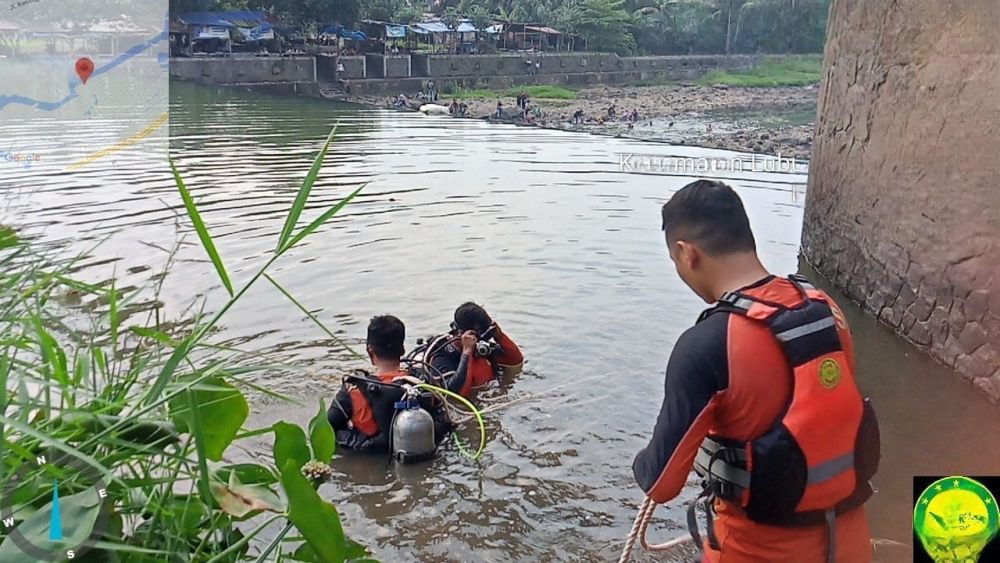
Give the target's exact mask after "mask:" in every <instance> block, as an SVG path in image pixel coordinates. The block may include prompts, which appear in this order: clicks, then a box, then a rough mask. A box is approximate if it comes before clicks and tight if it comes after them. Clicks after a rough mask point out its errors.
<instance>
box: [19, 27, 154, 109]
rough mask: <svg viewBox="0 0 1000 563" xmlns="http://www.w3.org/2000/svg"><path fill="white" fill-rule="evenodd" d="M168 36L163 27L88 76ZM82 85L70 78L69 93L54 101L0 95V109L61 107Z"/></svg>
mask: <svg viewBox="0 0 1000 563" xmlns="http://www.w3.org/2000/svg"><path fill="white" fill-rule="evenodd" d="M169 38H170V32H169V31H168V30H166V29H165V30H163V32H161V33H159V34H157V35H154V36H153V37H151V38H149V39H147V40H146V41H143V42H142V43H139V44H138V45H135V46H134V47H132V48H130V49H129V50H127V51H125V52H124V53H122V54H121V55H118V57H116V58H115V59H114V60H112V61H111V62H109V63H107V64H105V65H104V66H101V67H100V68H96V69H94V72H93V74H91V75H90V77H91V78H94V77H95V76H100V75H102V74H104V73H105V72H109V71H111V70H114V68H115V67H117V66H119V65H121V64H123V63H125V62H126V61H128V60H129V59H132V58H134V57H136V56H138V55H140V54H141V53H142V52H143V51H145V50H146V49H149V48H150V47H152V46H153V45H156V44H157V43H159V42H161V41H166V40H167V39H169ZM82 85H83V82H82V81H80V79H79V78H71V79H70V81H69V94H67V95H66V97H65V98H63V99H61V100H59V101H56V102H46V101H41V100H33V99H31V98H28V97H26V96H17V95H0V110H2V109H3V108H4V107H6V106H8V105H10V104H21V105H25V106H30V107H34V108H36V109H39V110H42V111H55V110H57V109H59V108H61V107H63V106H64V105H66V104H67V103H69V102H70V101H72V100H73V99H75V98H77V97H78V96H79V94H77V93H76V89H77V87H78V86H82Z"/></svg>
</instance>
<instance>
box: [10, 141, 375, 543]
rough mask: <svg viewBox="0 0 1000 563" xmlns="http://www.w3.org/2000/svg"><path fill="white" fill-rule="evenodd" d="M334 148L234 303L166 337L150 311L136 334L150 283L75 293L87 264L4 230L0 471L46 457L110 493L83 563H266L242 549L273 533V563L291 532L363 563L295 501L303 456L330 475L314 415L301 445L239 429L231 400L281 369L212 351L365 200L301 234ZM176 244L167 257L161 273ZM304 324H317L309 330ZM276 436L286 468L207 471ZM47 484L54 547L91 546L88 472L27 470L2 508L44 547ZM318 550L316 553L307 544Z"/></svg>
mask: <svg viewBox="0 0 1000 563" xmlns="http://www.w3.org/2000/svg"><path fill="white" fill-rule="evenodd" d="M331 139H332V134H331V138H328V139H327V140H326V142H325V143H324V144H323V146H322V148H321V149H320V150H319V152H318V154H317V156H316V159H315V160H314V162H313V166H312V168H311V169H310V171H309V174H308V175H307V176H306V178H305V180H304V182H303V185H302V187H301V188H300V190H299V193H298V194H297V196H296V198H295V199H294V201H293V202H292V204H291V208H290V211H289V216H288V220H287V221H286V222H285V226H284V228H283V229H282V232H281V233H280V234H279V235H278V237H277V238H278V244H277V248H276V249H275V251H274V252H273V254H272V255H271V256H270V257H269V258H267V259H266V260H265V262H264V263H263V264H262V265H261V266H260V268H259V269H258V270H257V272H256V273H254V274H252V275H251V276H250V277H249V279H248V280H246V281H245V283H243V285H242V286H239V287H236V286H233V285H232V284H231V282H230V283H228V284H227V283H224V284H223V285H226V287H227V289H228V290H229V292H230V294H229V295H227V298H226V300H225V301H224V302H223V303H221V304H217V305H216V306H215V307H214V309H216V311H215V312H214V313H213V314H211V315H196V316H194V317H193V318H190V319H183V322H169V323H161V321H162V320H163V319H161V316H160V312H159V311H158V310H150V311H149V312H148V316H147V318H146V321H145V323H143V321H142V319H141V317H142V315H141V312H142V311H141V310H139V312H138V313H137V312H136V311H137V307H136V304H137V303H157V302H158V291H159V285H154V286H152V287H147V288H144V287H139V288H130V289H128V290H123V289H118V288H117V287H116V284H115V283H114V281H113V280H112V282H111V283H109V284H107V286H94V285H89V284H86V283H82V282H79V281H76V280H73V279H72V278H71V277H70V272H72V271H74V269H75V268H77V267H78V266H79V263H80V261H81V260H83V258H84V256H89V255H90V251H89V250H88V252H87V253H84V254H81V255H80V256H75V257H65V256H53V255H48V254H41V253H39V252H38V251H36V250H35V249H34V248H33V247H31V246H29V245H28V244H27V243H25V242H23V241H20V240H19V239H18V237H17V235H16V234H15V233H14V232H13V231H12V230H10V229H7V228H0V241H2V242H3V245H0V466H2V467H5V468H17V467H21V466H23V465H24V464H25V463H26V460H31V459H34V458H35V457H36V456H37V455H39V454H41V453H46V455H51V454H49V453H48V452H50V451H52V452H56V453H59V454H60V455H67V456H69V457H71V458H75V459H76V460H77V461H78V462H79V463H80V464H83V465H85V466H89V467H91V468H93V469H95V470H97V471H99V472H100V474H101V475H102V476H103V479H104V480H105V481H106V483H107V491H108V497H107V499H106V500H105V502H106V503H107V504H108V505H109V507H110V510H111V514H112V516H111V524H110V526H109V528H108V530H107V531H106V532H105V534H104V537H102V538H101V539H102V540H103V543H102V544H101V546H102V547H101V548H100V549H96V550H93V551H91V552H90V553H88V554H87V556H86V557H84V558H82V559H81V560H83V561H166V560H171V561H172V560H177V561H181V560H183V561H199V562H211V563H222V562H235V561H245V560H260V561H264V560H268V559H266V558H264V557H262V558H260V559H258V558H257V553H259V551H260V550H256V551H253V554H252V555H251V553H252V550H251V549H250V544H251V542H255V541H257V542H259V541H260V537H259V536H260V534H261V532H263V531H264V530H265V529H268V528H269V526H271V525H272V524H273V523H274V522H276V521H278V520H284V522H285V527H284V529H283V531H282V532H281V533H279V534H278V535H277V536H276V537H273V539H272V541H271V545H270V547H268V548H267V549H266V550H265V551H266V553H267V554H269V553H270V552H272V551H274V549H276V548H277V546H278V545H280V544H281V543H282V542H284V541H286V539H285V537H286V535H287V534H288V533H289V532H291V531H293V530H295V529H296V528H297V527H298V525H301V526H302V529H299V530H298V532H299V533H300V534H301V535H302V536H303V537H306V538H307V542H308V545H309V548H310V549H312V550H313V551H315V552H316V554H317V556H318V557H321V559H316V560H320V561H346V560H348V559H351V558H357V557H364V556H365V554H366V552H365V550H364V549H363V548H361V549H360V551H359V550H358V546H357V544H356V543H354V542H351V541H349V540H348V539H347V538H345V537H344V534H343V529H342V527H341V526H340V523H339V519H338V518H337V514H336V510H335V509H334V508H333V506H331V505H330V504H328V503H325V502H323V501H321V500H320V499H319V496H318V494H317V493H316V492H315V490H311V494H310V492H309V491H305V490H303V489H302V483H303V481H305V482H306V483H307V484H308V483H309V482H308V481H307V480H306V478H305V477H304V476H302V475H301V474H297V477H296V476H293V475H291V474H290V473H289V471H290V470H291V471H292V472H293V473H294V472H298V470H299V467H301V465H302V464H304V463H305V462H309V461H310V459H311V458H312V456H313V453H311V452H310V444H311V446H312V452H314V453H315V456H317V457H319V458H321V459H322V460H324V462H325V461H328V460H329V459H330V457H331V456H332V455H333V454H334V449H335V445H334V444H335V442H334V436H333V431H332V429H331V428H330V426H329V423H328V422H327V421H326V417H325V413H324V412H323V411H324V405H323V404H322V403H321V404H320V407H319V413H317V415H316V417H315V418H314V419H313V420H312V421H311V422H310V424H309V428H308V432H309V441H308V442H307V441H306V432H305V431H304V430H303V429H302V428H300V427H298V426H294V425H291V424H287V423H279V424H277V425H275V427H274V428H273V429H264V430H259V429H258V430H246V429H244V428H243V425H244V424H245V422H246V420H247V417H248V412H249V407H248V403H247V400H246V397H245V396H244V395H243V392H242V391H241V390H240V389H241V388H242V387H244V386H253V383H252V382H251V381H249V380H247V379H246V377H247V376H248V375H252V374H254V373H255V372H258V371H262V370H265V369H273V368H274V365H275V364H274V362H271V361H266V359H264V358H261V357H260V356H259V355H258V354H256V353H254V352H250V351H243V350H239V349H235V348H233V347H231V346H225V345H220V344H219V343H213V342H212V336H213V335H215V334H216V332H215V331H214V329H215V327H217V326H218V324H219V322H220V320H221V319H222V317H223V316H224V315H225V313H226V312H227V311H228V310H229V309H230V308H231V307H233V306H234V305H235V304H236V303H237V302H238V301H239V300H240V299H241V298H242V296H243V295H245V293H246V292H247V291H248V290H249V289H250V288H251V287H252V286H253V285H254V284H255V283H256V282H257V281H258V280H259V279H260V278H261V277H265V276H266V272H267V269H268V268H269V267H270V266H271V265H272V264H273V263H274V262H275V261H277V260H278V259H279V258H280V257H281V256H282V255H283V254H284V253H285V252H287V251H289V250H290V249H292V248H294V247H295V246H296V244H297V243H299V242H300V241H302V240H303V239H304V238H305V237H307V236H309V235H310V234H312V233H314V232H315V231H316V230H318V229H319V228H320V227H321V226H322V225H323V224H324V223H325V222H326V221H327V220H329V219H330V218H331V217H332V216H333V215H335V214H337V213H338V212H339V211H340V210H341V209H343V207H344V206H345V205H347V204H348V203H349V202H350V201H351V200H352V199H353V198H354V197H355V196H356V195H357V194H358V193H359V192H360V190H361V189H362V188H358V189H357V190H354V191H353V192H352V193H351V194H349V195H348V196H347V197H344V198H343V199H342V200H340V201H339V202H338V203H337V204H336V205H334V206H332V207H331V208H329V209H327V210H326V211H324V212H322V213H320V214H319V215H318V216H317V217H316V218H315V219H313V220H312V221H311V222H309V223H308V224H307V225H306V226H304V227H301V228H300V227H299V220H300V219H301V218H302V215H303V214H304V213H305V208H306V206H307V200H308V197H309V193H310V191H311V189H312V187H313V185H314V184H315V182H316V181H317V177H318V174H319V171H320V168H322V164H323V160H324V158H325V156H326V154H327V152H328V150H329V148H330V144H331ZM172 171H173V173H174V178H175V182H176V183H177V187H178V191H179V194H180V200H181V201H183V202H184V206H185V210H186V211H187V214H188V219H189V220H190V221H191V224H192V225H193V227H194V231H195V233H196V235H197V237H198V240H200V241H201V242H202V247H203V250H204V251H205V252H206V254H208V255H209V257H210V259H211V260H212V263H213V266H214V268H215V270H216V273H217V274H218V275H219V276H220V278H224V277H225V272H226V269H225V265H224V263H223V261H222V258H221V257H220V256H219V255H218V253H217V252H214V248H213V245H212V243H211V240H212V237H211V236H210V234H209V232H208V227H207V226H206V225H205V223H204V221H202V220H201V216H200V214H199V212H198V209H197V205H196V204H195V201H194V197H193V195H192V194H193V193H194V192H193V190H192V191H191V192H189V191H188V189H187V186H186V185H185V184H184V181H183V179H182V177H181V173H180V171H179V170H178V169H177V167H172ZM181 244H183V241H179V242H178V245H177V247H175V249H174V252H172V253H171V254H170V256H169V260H168V264H167V267H166V269H167V271H169V268H170V262H171V261H172V260H173V258H174V253H175V252H176V248H179V247H180V245H181ZM50 252H54V251H50ZM226 279H228V278H226ZM267 279H270V278H267ZM271 281H272V282H273V280H271ZM273 283H275V284H276V282H273ZM278 287H280V286H278ZM69 293H72V294H74V295H75V296H76V297H75V299H74V301H82V302H85V303H87V305H86V308H85V309H76V308H71V307H69V306H67V305H64V303H66V300H65V299H62V297H63V296H64V295H66V294H69ZM151 293H152V295H151ZM282 294H283V295H284V296H285V297H287V298H288V299H289V300H290V302H291V304H290V306H291V305H295V306H298V307H299V309H302V306H301V305H300V304H299V303H298V301H297V300H295V298H294V297H293V296H292V295H291V294H289V293H288V292H287V291H285V290H283V288H282ZM198 309H199V308H198V307H195V308H194V310H198ZM202 309H203V308H202ZM125 310H129V311H130V314H129V315H125V314H123V313H122V311H125ZM310 318H312V319H313V320H314V321H315V322H316V323H317V324H318V325H320V326H322V323H320V322H319V320H318V319H316V318H315V316H310ZM126 323H128V325H129V326H126ZM70 326H72V328H70ZM272 395H274V396H277V397H278V398H282V397H281V396H280V395H277V394H273V393H272ZM271 431H273V433H274V434H275V459H276V460H279V461H280V464H276V465H273V466H270V465H264V464H257V463H244V464H238V465H226V466H221V467H220V466H219V464H218V463H216V462H217V461H218V460H221V459H222V458H223V457H224V454H225V452H226V451H227V449H228V448H229V447H230V446H231V445H232V444H233V443H234V442H235V441H237V440H239V439H241V438H244V437H249V436H259V435H261V434H266V433H270V432H271ZM53 467H57V468H58V469H53ZM279 467H280V468H282V470H283V471H282V472H281V479H280V480H279V478H278V475H279V470H278V468H279ZM54 470H57V471H59V472H60V474H59V476H58V482H59V490H60V492H61V493H63V496H62V497H61V502H60V504H61V509H62V511H63V516H64V526H65V528H64V533H65V534H66V536H67V537H71V538H76V537H78V536H79V537H84V536H87V535H89V534H90V532H91V530H92V529H93V526H94V516H93V514H94V511H95V510H96V508H95V507H96V506H97V505H99V503H95V502H94V499H93V498H91V496H94V495H96V491H94V490H93V488H92V485H93V483H92V482H88V477H87V474H88V472H86V471H82V470H80V469H78V468H76V465H75V464H69V465H66V464H61V463H60V464H53V465H51V466H49V465H47V466H44V467H41V468H32V469H30V470H26V471H27V474H26V475H25V481H24V482H25V483H26V486H23V487H18V488H17V490H16V491H15V492H14V494H13V495H12V500H14V501H16V503H17V506H18V509H17V511H16V513H15V515H14V516H15V518H16V521H17V522H18V523H17V525H18V526H19V530H20V531H21V532H22V533H24V534H28V535H38V534H40V533H42V530H43V528H44V533H47V526H48V518H49V513H48V510H49V508H48V503H50V502H51V500H50V499H51V496H50V495H51V492H52V488H51V486H50V484H51V483H52V475H50V474H49V472H51V471H54ZM10 479H11V473H10V471H4V472H0V490H4V487H5V486H7V484H8V482H9V480H10ZM308 486H309V487H311V486H312V485H311V484H308ZM279 487H280V489H279ZM282 491H283V492H284V496H285V498H286V499H287V508H286V503H285V502H284V501H282V499H281V497H280V493H281V492H282ZM88 495H90V496H88ZM243 520H246V522H245V523H244V524H243V525H241V526H239V527H238V526H237V522H239V521H243ZM318 538H323V542H325V544H324V545H320V544H319V543H317V542H318V541H319V540H318ZM40 541H41V540H40ZM22 560H24V555H23V554H22V553H21V552H20V551H19V550H16V549H15V548H14V547H12V542H11V540H10V539H9V538H7V539H6V540H5V541H4V542H3V543H2V544H0V562H2V561H22Z"/></svg>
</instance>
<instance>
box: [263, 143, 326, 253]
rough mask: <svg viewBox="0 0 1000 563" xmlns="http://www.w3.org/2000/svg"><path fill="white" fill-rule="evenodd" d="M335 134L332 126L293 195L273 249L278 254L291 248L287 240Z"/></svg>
mask: <svg viewBox="0 0 1000 563" xmlns="http://www.w3.org/2000/svg"><path fill="white" fill-rule="evenodd" d="M336 134H337V125H334V126H333V129H332V130H331V131H330V134H329V135H328V136H327V138H326V142H325V143H323V148H322V149H321V150H320V151H319V154H317V155H316V159H315V160H313V164H312V167H310V168H309V173H308V174H306V179H305V181H304V182H302V187H301V188H299V192H298V193H297V194H295V201H293V202H292V208H291V209H290V210H289V211H288V216H287V217H285V225H284V226H283V227H282V228H281V235H280V236H279V237H278V246H276V247H275V251H276V252H277V253H279V254H280V253H281V252H283V251H284V250H286V249H287V248H290V247H291V246H293V245H290V244H287V243H288V239H290V238H291V236H292V232H293V231H294V230H295V226H296V225H298V224H299V217H301V216H302V210H303V209H305V207H306V202H307V201H309V192H311V191H312V187H313V184H315V183H316V178H317V177H318V176H319V170H320V168H322V167H323V161H324V160H325V159H326V152H327V151H328V150H330V143H332V142H333V136H334V135H336Z"/></svg>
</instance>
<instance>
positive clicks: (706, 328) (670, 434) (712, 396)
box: [632, 313, 729, 503]
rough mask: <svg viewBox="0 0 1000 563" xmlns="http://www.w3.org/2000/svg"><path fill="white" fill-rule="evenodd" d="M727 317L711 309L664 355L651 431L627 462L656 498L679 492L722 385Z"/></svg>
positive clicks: (724, 383) (710, 421)
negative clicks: (664, 368)
mask: <svg viewBox="0 0 1000 563" xmlns="http://www.w3.org/2000/svg"><path fill="white" fill-rule="evenodd" d="M728 318H729V315H728V314H725V313H716V314H713V315H711V316H710V317H708V318H707V319H706V320H705V321H703V322H701V323H698V324H697V325H695V326H694V327H692V328H690V329H688V331H687V332H685V333H684V334H683V335H682V336H681V337H680V339H679V340H678V341H677V344H676V345H675V346H674V350H673V352H672V353H671V355H670V362H669V363H668V364H667V373H666V380H665V382H664V397H663V404H662V405H661V407H660V414H659V416H658V417H657V419H656V426H655V427H654V428H653V437H652V439H651V440H650V441H649V445H647V446H646V447H645V448H644V449H642V450H641V451H640V452H639V453H638V454H637V455H636V456H635V460H634V461H633V462H632V472H633V473H634V474H635V479H636V481H637V482H638V483H639V486H640V487H641V488H642V490H643V491H645V492H646V494H647V495H648V496H649V497H650V498H652V499H653V500H654V501H656V502H658V503H663V502H666V501H669V500H670V499H672V498H674V497H676V496H677V495H678V494H679V493H680V491H681V488H682V487H683V486H684V483H685V482H686V481H687V476H688V473H690V472H691V467H692V465H693V464H694V458H695V454H697V453H698V446H699V445H701V442H702V440H703V439H704V438H705V436H706V435H707V434H708V431H709V429H710V428H711V427H712V424H713V422H714V420H715V409H716V408H717V402H718V397H719V393H720V391H723V390H725V388H726V387H727V386H728V379H729V376H728V359H727V351H726V345H727V340H726V335H727V332H728V322H729V319H728Z"/></svg>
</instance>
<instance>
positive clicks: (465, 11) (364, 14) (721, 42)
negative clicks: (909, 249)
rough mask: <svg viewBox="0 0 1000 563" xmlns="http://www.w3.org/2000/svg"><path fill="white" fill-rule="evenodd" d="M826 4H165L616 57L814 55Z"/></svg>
mask: <svg viewBox="0 0 1000 563" xmlns="http://www.w3.org/2000/svg"><path fill="white" fill-rule="evenodd" d="M830 1H831V0H430V2H429V3H428V2H425V1H424V0H171V2H170V7H171V12H172V13H173V14H176V13H180V12H184V11H191V10H212V9H261V10H265V11H267V12H268V13H270V14H274V15H276V16H278V17H280V18H281V19H282V20H283V21H286V22H292V23H295V24H300V25H307V26H308V25H315V24H317V23H323V24H327V23H340V24H344V25H351V24H354V23H356V22H357V21H359V20H362V19H373V20H380V21H393V22H399V23H409V22H412V21H418V20H420V19H421V16H422V14H425V13H434V14H436V15H438V16H441V17H442V18H443V19H444V21H445V22H448V21H450V20H453V21H457V20H459V19H460V18H468V19H470V20H472V22H473V23H474V24H476V26H477V27H480V28H482V27H485V26H486V25H489V24H490V23H491V22H495V21H497V22H504V21H506V22H532V23H538V24H541V25H547V26H550V27H554V28H556V29H559V30H561V31H564V32H569V33H574V34H576V35H579V36H580V37H581V38H582V39H584V40H585V41H586V44H587V48H588V49H589V50H592V51H614V52H617V53H621V54H699V53H727V54H728V53H818V52H821V51H822V50H823V43H824V41H825V37H826V20H827V13H828V12H829V6H830Z"/></svg>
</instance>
